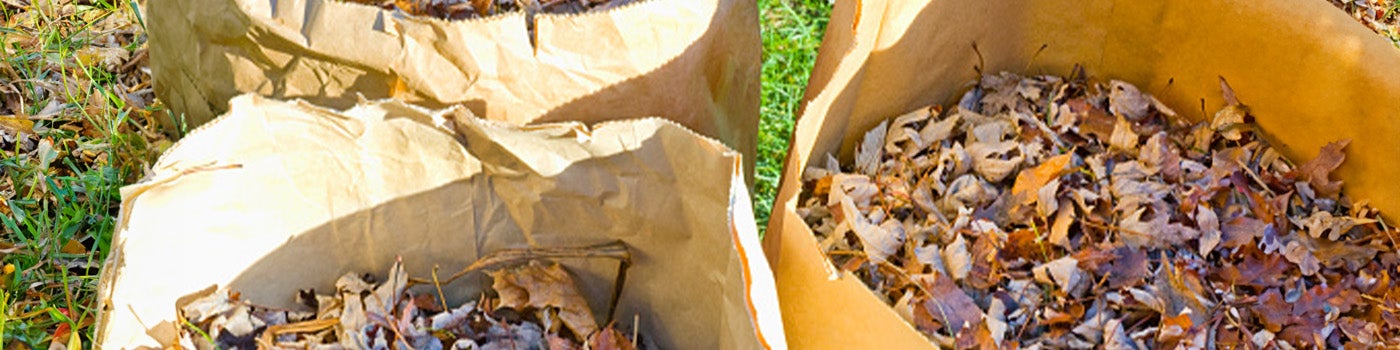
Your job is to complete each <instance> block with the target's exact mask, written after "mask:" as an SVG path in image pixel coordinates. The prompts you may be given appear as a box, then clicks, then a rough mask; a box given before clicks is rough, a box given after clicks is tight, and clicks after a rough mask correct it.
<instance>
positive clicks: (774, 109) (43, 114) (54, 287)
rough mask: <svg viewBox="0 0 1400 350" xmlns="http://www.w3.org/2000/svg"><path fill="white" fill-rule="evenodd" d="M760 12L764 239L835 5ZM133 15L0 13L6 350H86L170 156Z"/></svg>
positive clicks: (781, 6) (1384, 19) (0, 0)
mask: <svg viewBox="0 0 1400 350" xmlns="http://www.w3.org/2000/svg"><path fill="white" fill-rule="evenodd" d="M31 1H32V2H33V3H31ZM162 1H178V0H162ZM758 1H759V8H760V11H761V14H760V20H761V22H762V30H763V33H762V37H763V45H764V55H763V72H762V87H763V88H762V122H761V126H760V133H759V138H760V140H759V154H758V156H759V159H758V161H757V163H758V167H757V169H756V171H757V180H758V181H757V185H756V189H755V198H754V201H755V205H754V209H755V211H756V214H757V216H758V219H759V221H760V223H759V225H760V227H765V226H766V222H767V217H768V213H769V212H770V210H771V209H772V208H771V204H772V203H771V202H772V198H773V195H774V191H775V190H776V187H777V182H778V179H779V177H780V176H781V171H782V162H783V158H784V154H785V152H786V150H787V141H788V137H789V134H790V132H791V130H792V125H793V120H794V116H795V115H796V114H797V112H798V109H799V107H800V103H801V97H802V95H803V92H804V89H805V87H806V84H807V76H808V74H809V71H810V70H811V66H812V64H813V63H814V61H815V59H816V49H817V46H818V45H819V44H820V41H821V36H822V33H823V30H824V28H825V25H826V19H827V16H828V13H829V11H830V7H831V3H830V2H828V0H758ZM1384 1H1385V2H1384V3H1380V2H1376V3H1373V5H1372V6H1359V5H1357V4H1356V3H1352V2H1345V3H1341V2H1336V1H1335V0H1334V3H1338V4H1339V5H1338V6H1340V7H1342V8H1343V9H1344V10H1346V11H1348V12H1349V13H1353V14H1354V16H1355V17H1357V18H1358V19H1359V20H1361V21H1362V22H1363V23H1367V24H1368V25H1371V26H1372V27H1373V28H1375V29H1377V31H1379V32H1382V33H1383V34H1386V35H1388V36H1389V37H1390V38H1392V40H1395V41H1396V42H1397V45H1400V32H1397V31H1396V27H1395V22H1396V16H1397V15H1396V12H1397V5H1396V2H1395V1H1393V0H1384ZM137 6H138V5H137V2H136V1H135V0H126V1H119V0H68V1H60V0H0V22H4V26H3V27H0V214H3V215H0V343H3V345H0V346H4V348H5V349H29V348H69V347H71V348H88V347H91V340H92V338H93V336H94V330H93V328H92V327H91V325H92V324H93V322H94V316H95V310H96V307H97V305H96V303H95V299H94V295H95V291H96V285H97V283H96V282H97V278H98V273H99V269H100V266H101V262H102V261H103V259H105V258H106V254H107V252H108V251H110V245H111V243H112V242H111V236H112V230H113V227H114V226H115V220H116V216H117V214H118V211H119V208H120V194H119V188H120V186H122V185H124V184H129V183H132V182H135V181H137V180H139V179H140V178H141V177H142V176H143V175H144V171H145V168H146V167H147V166H148V165H149V164H152V163H153V162H154V160H155V158H156V157H157V156H158V155H159V154H160V152H161V151H162V150H164V149H165V148H167V147H168V146H169V144H170V142H171V141H170V139H169V138H168V137H167V136H166V135H165V134H162V133H159V132H157V131H155V130H156V127H155V125H156V124H155V122H154V120H155V116H157V115H158V114H159V113H161V106H160V102H159V101H158V100H157V99H156V98H155V96H154V94H153V93H152V89H151V86H150V71H149V69H148V67H147V64H146V63H145V62H146V59H145V57H146V56H145V55H146V54H145V52H146V49H145V47H146V44H145V43H146V35H145V30H144V19H143V18H140V16H138V15H137V13H139V12H138V11H136V8H137ZM1376 18H1379V19H1380V20H1376ZM54 344H57V345H54Z"/></svg>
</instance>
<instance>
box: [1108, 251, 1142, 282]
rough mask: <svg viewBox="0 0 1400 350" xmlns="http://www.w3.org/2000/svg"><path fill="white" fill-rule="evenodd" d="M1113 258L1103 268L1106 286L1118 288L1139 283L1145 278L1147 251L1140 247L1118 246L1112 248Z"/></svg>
mask: <svg viewBox="0 0 1400 350" xmlns="http://www.w3.org/2000/svg"><path fill="white" fill-rule="evenodd" d="M1113 256H1114V259H1113V260H1112V261H1111V262H1110V263H1109V264H1108V268H1107V269H1104V270H1103V274H1104V275H1107V276H1108V288H1111V289H1118V288H1123V287H1132V286H1136V285H1138V284H1141V283H1142V281H1143V279H1145V278H1147V274H1148V270H1147V252H1145V251H1143V250H1141V249H1134V248H1129V247H1118V248H1116V249H1114V250H1113Z"/></svg>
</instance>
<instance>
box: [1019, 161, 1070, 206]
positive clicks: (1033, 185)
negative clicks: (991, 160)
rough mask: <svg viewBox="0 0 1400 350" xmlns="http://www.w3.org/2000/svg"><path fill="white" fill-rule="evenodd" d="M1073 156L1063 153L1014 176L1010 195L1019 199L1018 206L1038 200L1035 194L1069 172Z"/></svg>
mask: <svg viewBox="0 0 1400 350" xmlns="http://www.w3.org/2000/svg"><path fill="white" fill-rule="evenodd" d="M1073 156H1074V154H1072V153H1065V154H1061V155H1058V156H1054V157H1050V159H1046V160H1045V161H1044V162H1041V163H1040V165H1036V166H1035V167H1034V168H1030V169H1024V170H1021V173H1020V174H1017V175H1016V182H1015V184H1013V185H1012V186H1011V194H1012V195H1014V196H1016V198H1018V199H1019V202H1017V203H1018V204H1019V205H1031V204H1034V203H1035V201H1036V200H1037V199H1038V198H1039V196H1038V195H1037V194H1036V193H1035V192H1036V191H1038V190H1040V188H1041V187H1044V186H1045V185H1046V184H1048V183H1050V181H1051V180H1055V179H1057V178H1059V177H1060V175H1062V174H1064V173H1065V172H1066V171H1068V170H1069V163H1070V160H1071V159H1073Z"/></svg>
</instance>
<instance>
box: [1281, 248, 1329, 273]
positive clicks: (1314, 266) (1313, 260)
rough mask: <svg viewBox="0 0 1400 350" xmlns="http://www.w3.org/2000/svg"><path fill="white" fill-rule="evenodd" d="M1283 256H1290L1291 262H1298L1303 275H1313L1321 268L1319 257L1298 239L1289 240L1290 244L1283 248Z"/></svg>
mask: <svg viewBox="0 0 1400 350" xmlns="http://www.w3.org/2000/svg"><path fill="white" fill-rule="evenodd" d="M1283 256H1284V257H1285V258H1288V261H1289V262H1292V263H1294V264H1298V268H1299V269H1301V271H1302V272H1303V276H1312V275H1314V274H1317V271H1318V269H1321V266H1320V265H1319V264H1318V261H1317V257H1314V256H1313V255H1312V252H1310V251H1308V248H1307V247H1305V246H1303V245H1302V244H1300V243H1298V241H1292V242H1288V246H1287V247H1285V248H1283Z"/></svg>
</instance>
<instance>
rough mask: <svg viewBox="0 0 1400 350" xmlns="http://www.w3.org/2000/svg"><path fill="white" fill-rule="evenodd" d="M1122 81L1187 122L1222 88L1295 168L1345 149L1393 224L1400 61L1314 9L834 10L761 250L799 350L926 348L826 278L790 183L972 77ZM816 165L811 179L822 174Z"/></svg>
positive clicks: (1371, 38)
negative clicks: (1077, 75)
mask: <svg viewBox="0 0 1400 350" xmlns="http://www.w3.org/2000/svg"><path fill="white" fill-rule="evenodd" d="M1075 65H1082V66H1083V67H1085V69H1086V71H1087V73H1088V74H1089V75H1090V76H1091V77H1096V78H1100V79H1120V80H1124V81H1127V82H1129V83H1132V84H1135V85H1137V86H1138V87H1140V88H1142V89H1143V90H1144V91H1145V92H1150V93H1151V94H1152V95H1154V96H1157V97H1158V98H1159V99H1161V100H1162V102H1164V103H1166V104H1167V105H1168V106H1172V108H1174V109H1176V111H1177V112H1178V113H1179V114H1180V115H1182V116H1185V117H1187V118H1192V119H1195V120H1201V119H1202V118H1204V117H1206V116H1205V115H1203V113H1207V112H1205V111H1214V110H1215V109H1216V108H1219V107H1220V106H1222V105H1223V102H1222V97H1221V90H1220V83H1219V79H1220V78H1221V77H1223V78H1225V79H1227V80H1228V81H1229V84H1230V85H1231V86H1232V87H1233V88H1234V91H1235V93H1236V94H1237V95H1238V96H1239V99H1240V100H1241V101H1244V102H1245V103H1246V104H1248V105H1249V106H1250V108H1251V109H1252V114H1253V115H1254V116H1256V117H1257V118H1258V119H1257V123H1258V125H1260V126H1261V128H1262V129H1263V133H1264V134H1265V135H1266V136H1267V137H1269V138H1270V139H1271V140H1270V141H1272V142H1273V145H1274V146H1275V148H1277V149H1279V150H1280V151H1282V152H1283V153H1284V154H1285V155H1286V156H1288V157H1290V158H1292V159H1309V158H1312V157H1314V156H1316V154H1317V151H1318V150H1319V149H1320V148H1321V147H1322V146H1323V145H1324V144H1326V143H1328V142H1332V141H1336V140H1340V139H1351V140H1352V141H1351V144H1350V146H1349V147H1348V148H1347V150H1346V155H1347V161H1346V163H1345V164H1343V165H1342V167H1341V169H1340V171H1338V172H1336V173H1334V174H1335V175H1336V176H1337V177H1338V178H1340V179H1341V180H1343V181H1345V182H1346V186H1347V193H1348V195H1349V196H1350V197H1352V198H1354V199H1357V200H1369V201H1370V203H1371V205H1372V206H1374V207H1375V208H1379V209H1381V210H1382V211H1383V212H1389V213H1395V212H1400V187H1397V186H1395V184H1394V182H1395V180H1394V179H1395V178H1398V177H1400V162H1396V161H1395V157H1396V154H1397V152H1400V137H1396V135H1397V133H1400V50H1396V48H1395V47H1392V46H1391V44H1390V43H1388V42H1386V41H1385V40H1384V39H1382V38H1381V37H1380V36H1377V35H1376V34H1375V33H1373V32H1371V31H1370V30H1369V29H1367V28H1365V27H1363V26H1361V25H1359V24H1357V23H1355V22H1354V21H1352V19H1350V18H1347V17H1346V15H1345V14H1343V13H1342V12H1340V11H1336V10H1335V9H1333V8H1331V6H1330V5H1329V4H1327V3H1324V2H1321V1H1311V0H1287V1H1245V0H1210V1H1164V2H1139V1H1117V0H1092V1H1069V0H1036V1H1005V0H992V1H984V0H948V1H919V0H913V1H895V0H852V1H838V2H836V5H835V9H834V11H833V14H832V19H831V22H830V25H829V26H828V27H827V31H826V35H825V38H824V40H823V42H822V47H821V51H820V55H819V56H818V59H817V64H816V68H815V69H814V71H813V73H812V78H811V85H809V86H808V88H807V94H806V97H805V98H806V102H805V103H806V105H805V107H804V111H803V113H802V115H801V117H800V118H799V119H798V121H797V125H796V129H795V131H794V134H793V140H792V144H791V148H790V149H789V150H790V154H789V155H788V158H787V161H786V164H785V170H784V172H783V177H782V183H781V187H780V189H779V192H778V196H777V202H776V203H775V205H774V213H773V216H772V220H771V222H770V224H769V228H768V231H767V232H768V233H767V236H766V237H765V240H766V241H765V243H764V244H765V248H766V251H767V253H768V256H769V258H770V259H772V263H773V266H774V275H775V277H776V278H777V282H778V293H779V298H780V300H782V309H783V317H784V323H785V324H786V330H787V334H788V341H789V343H790V344H791V345H792V346H793V347H795V348H799V349H911V348H928V347H931V346H932V345H931V344H930V342H929V341H928V340H926V339H925V338H924V337H923V336H922V335H921V334H919V332H917V331H916V330H915V329H914V328H913V327H912V326H910V325H908V324H907V323H905V321H904V320H902V319H901V318H900V317H899V316H897V315H896V313H895V312H894V311H892V310H891V309H890V307H888V306H886V305H885V304H884V303H883V302H881V301H880V300H879V299H877V298H876V297H875V295H874V294H873V293H872V292H870V291H869V289H868V288H867V287H866V286H865V285H863V284H862V283H861V282H860V281H859V280H858V279H856V278H854V277H853V276H851V275H849V274H842V273H838V272H837V270H836V269H835V268H833V267H832V266H831V264H830V263H829V262H828V260H827V257H826V256H825V255H824V254H823V253H822V252H821V251H820V250H819V249H818V246H817V242H816V240H815V239H814V237H813V234H812V231H811V230H810V229H809V228H808V227H807V225H806V224H805V223H804V222H803V220H802V218H801V217H800V216H798V214H796V212H795V210H796V206H797V204H798V203H799V200H800V198H801V197H802V193H801V192H802V182H801V175H802V171H803V169H806V168H807V167H808V166H809V165H812V164H818V163H816V162H824V161H825V157H826V155H827V154H833V155H835V156H837V158H838V159H841V160H842V161H843V162H845V163H849V162H850V161H851V158H852V152H853V149H854V147H855V146H854V145H855V144H856V143H857V142H859V140H860V136H861V135H862V134H863V133H864V132H866V131H867V130H869V129H871V128H873V127H875V126H876V125H877V124H879V123H880V122H881V121H882V120H885V119H887V118H891V117H894V116H897V115H900V114H903V113H905V112H908V111H911V110H914V109H916V108H920V107H925V106H928V105H931V104H936V103H941V104H944V105H952V104H955V103H956V99H957V98H958V97H959V96H960V94H961V92H962V91H963V90H965V89H966V88H967V87H968V85H967V83H968V82H969V81H972V80H973V79H976V78H977V77H978V73H977V71H976V70H975V68H974V67H979V66H980V67H981V68H982V70H983V71H985V72H992V73H995V72H1000V71H1010V72H1013V73H1018V74H1024V75H1029V74H1042V73H1044V74H1056V75H1069V74H1070V72H1071V70H1072V69H1073V67H1074V66H1075ZM822 164H824V163H822Z"/></svg>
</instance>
